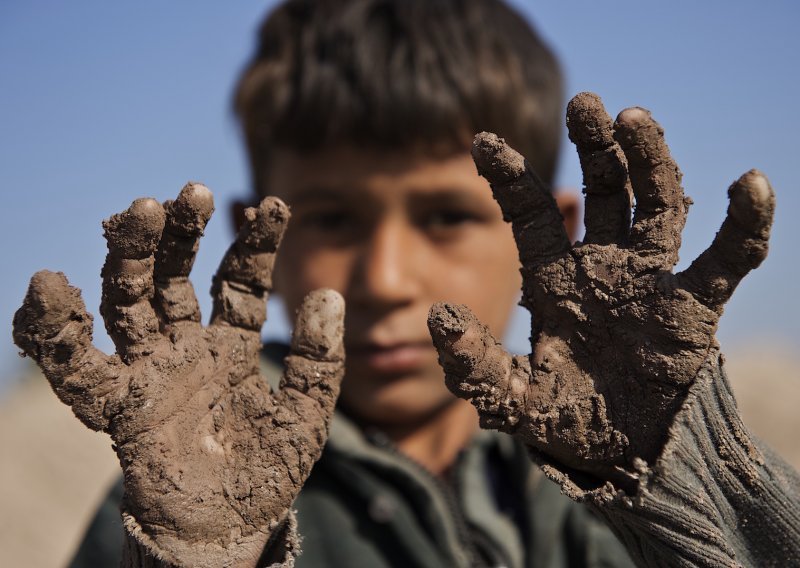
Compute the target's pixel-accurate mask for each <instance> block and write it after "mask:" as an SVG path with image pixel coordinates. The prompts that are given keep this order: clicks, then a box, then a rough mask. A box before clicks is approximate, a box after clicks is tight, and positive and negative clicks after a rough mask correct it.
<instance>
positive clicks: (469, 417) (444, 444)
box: [381, 399, 479, 476]
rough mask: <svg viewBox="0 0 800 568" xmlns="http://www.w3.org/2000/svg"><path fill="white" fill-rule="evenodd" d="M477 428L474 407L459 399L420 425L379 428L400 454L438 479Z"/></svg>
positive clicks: (476, 416)
mask: <svg viewBox="0 0 800 568" xmlns="http://www.w3.org/2000/svg"><path fill="white" fill-rule="evenodd" d="M478 429H479V426H478V414H477V412H476V411H475V408H474V407H473V406H472V405H471V404H469V403H468V402H466V401H464V400H460V399H455V400H453V402H452V403H450V404H448V405H447V406H445V407H443V408H442V409H440V410H439V411H437V412H436V413H435V414H433V415H432V416H430V417H429V418H428V419H426V420H424V421H422V422H418V423H414V424H410V425H407V424H403V425H395V426H388V427H387V426H385V427H383V428H381V430H382V431H383V432H384V433H385V434H386V435H387V436H388V437H389V439H390V440H392V442H394V443H395V445H396V446H397V448H398V449H399V450H400V451H401V452H402V453H403V454H405V455H406V456H408V457H409V458H411V459H413V460H414V461H415V462H417V463H419V464H420V465H422V466H424V467H425V468H426V469H427V470H428V471H430V472H431V473H433V474H434V475H437V476H441V475H443V474H445V473H446V472H447V470H448V469H449V468H450V466H452V465H453V463H455V461H456V458H457V457H458V454H459V453H460V452H461V450H463V449H464V448H465V447H466V446H467V444H469V442H470V440H471V439H472V437H473V436H474V435H475V432H477V431H478Z"/></svg>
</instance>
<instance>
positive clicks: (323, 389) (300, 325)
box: [280, 289, 345, 423]
mask: <svg viewBox="0 0 800 568" xmlns="http://www.w3.org/2000/svg"><path fill="white" fill-rule="evenodd" d="M344 313H345V305H344V299H343V298H342V296H341V295H340V294H339V293H338V292H335V291H333V290H329V289H320V290H314V291H313V292H311V293H310V294H308V295H307V296H306V297H305V298H304V299H303V303H302V305H301V306H300V309H299V310H298V312H297V317H296V319H295V326H294V331H293V333H292V342H291V348H290V351H289V355H288V356H287V357H286V360H285V365H286V370H285V371H284V374H283V377H282V378H281V385H280V391H281V395H282V396H283V397H286V396H297V395H301V396H302V397H304V398H310V399H312V400H313V403H314V406H315V407H316V408H317V409H319V416H320V417H321V418H322V419H323V420H324V421H325V422H326V423H327V421H328V420H329V419H330V417H331V416H332V415H333V408H334V406H335V405H336V400H337V398H338V397H339V387H340V385H341V382H342V377H343V376H344Z"/></svg>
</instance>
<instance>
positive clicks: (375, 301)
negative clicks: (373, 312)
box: [350, 219, 425, 307]
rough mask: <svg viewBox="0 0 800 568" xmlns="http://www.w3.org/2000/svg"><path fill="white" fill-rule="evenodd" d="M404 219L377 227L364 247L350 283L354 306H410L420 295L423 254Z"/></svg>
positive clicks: (388, 221)
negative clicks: (407, 304)
mask: <svg viewBox="0 0 800 568" xmlns="http://www.w3.org/2000/svg"><path fill="white" fill-rule="evenodd" d="M417 237H418V235H416V234H415V231H414V228H413V227H412V226H411V225H410V223H408V222H407V221H405V220H403V219H386V220H382V221H380V222H379V223H377V224H376V225H375V227H374V229H373V231H372V232H371V234H370V235H369V237H368V238H367V240H366V241H365V242H364V244H363V248H362V249H361V254H360V258H359V262H358V267H357V268H356V270H355V271H354V273H353V281H352V282H351V298H350V301H351V302H358V303H361V304H365V305H370V306H373V307H380V306H383V307H393V306H397V305H402V304H406V303H410V302H412V301H413V300H414V298H415V297H416V296H417V295H418V294H419V293H420V291H421V289H422V283H421V281H420V278H419V276H420V274H421V273H422V272H421V271H422V270H424V267H423V266H422V265H423V264H424V262H425V261H424V258H423V257H424V254H422V253H423V252H424V251H420V250H419V249H420V244H421V243H420V242H419V239H418V238H417Z"/></svg>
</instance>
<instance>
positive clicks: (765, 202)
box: [678, 170, 775, 312]
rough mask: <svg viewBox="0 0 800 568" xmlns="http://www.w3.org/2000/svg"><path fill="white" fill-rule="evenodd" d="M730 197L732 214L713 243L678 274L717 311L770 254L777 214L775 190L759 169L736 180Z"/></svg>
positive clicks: (729, 205) (684, 284)
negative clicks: (771, 237)
mask: <svg viewBox="0 0 800 568" xmlns="http://www.w3.org/2000/svg"><path fill="white" fill-rule="evenodd" d="M728 199H729V200H730V201H729V204H728V215H727V217H726V218H725V221H723V223H722V227H721V228H720V230H719V232H718V233H717V235H716V236H715V237H714V241H713V242H712V243H711V246H710V247H708V248H707V249H706V250H705V251H704V252H703V253H702V254H701V255H700V256H698V257H697V259H695V261H694V262H693V263H692V264H691V265H690V266H689V268H687V269H686V270H684V271H683V272H681V273H680V274H679V275H678V278H679V281H680V282H681V284H682V285H683V286H684V287H685V288H686V289H687V290H689V291H690V292H691V293H692V294H693V295H694V296H695V297H696V298H697V299H698V300H700V301H701V302H702V303H703V304H705V305H706V306H708V307H709V308H711V309H713V310H716V311H717V312H722V308H723V306H724V305H725V303H726V302H727V301H728V300H729V299H730V297H731V295H732V294H733V292H734V290H735V289H736V286H737V285H738V284H739V282H740V281H741V280H742V278H744V277H745V275H746V274H747V273H748V272H750V271H751V270H753V269H754V268H757V267H758V266H759V265H760V264H761V262H762V261H763V260H764V259H765V258H766V257H767V252H768V250H769V234H770V229H771V228H772V219H773V216H774V214H775V192H774V191H773V190H772V186H771V185H770V183H769V180H768V179H767V177H766V176H765V175H764V174H763V173H761V172H759V171H758V170H750V171H749V172H747V173H745V174H744V175H742V177H740V178H739V179H738V180H736V181H735V182H734V183H733V184H732V185H731V186H730V188H728Z"/></svg>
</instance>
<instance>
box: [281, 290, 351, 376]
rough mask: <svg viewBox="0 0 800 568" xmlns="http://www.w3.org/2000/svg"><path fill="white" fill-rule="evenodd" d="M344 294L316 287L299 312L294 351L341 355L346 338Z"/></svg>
mask: <svg viewBox="0 0 800 568" xmlns="http://www.w3.org/2000/svg"><path fill="white" fill-rule="evenodd" d="M344 313H345V305H344V298H342V296H341V295H340V294H339V293H338V292H336V291H334V290H330V289H327V288H323V289H320V290H314V291H313V292H311V293H309V294H308V295H307V296H306V297H305V298H304V299H303V304H302V305H301V306H300V309H299V310H298V312H297V320H296V321H295V328H294V333H293V334H292V351H293V352H294V353H296V354H298V355H304V356H306V357H310V358H312V359H316V360H332V359H335V358H338V357H341V354H342V350H343V347H342V342H343V339H344Z"/></svg>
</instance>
